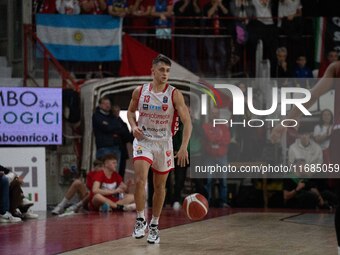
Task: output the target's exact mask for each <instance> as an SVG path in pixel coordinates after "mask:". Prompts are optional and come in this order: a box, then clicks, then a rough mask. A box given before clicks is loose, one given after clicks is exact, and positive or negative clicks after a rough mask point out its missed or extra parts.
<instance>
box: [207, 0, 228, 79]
mask: <svg viewBox="0 0 340 255" xmlns="http://www.w3.org/2000/svg"><path fill="white" fill-rule="evenodd" d="M203 16H204V17H205V18H207V19H205V28H206V29H205V31H206V32H205V34H206V35H207V36H206V38H204V45H205V49H206V52H207V55H208V56H207V58H208V59H207V60H208V61H207V62H208V74H209V75H210V76H214V75H217V76H219V77H221V76H226V75H225V74H226V73H227V61H228V55H229V57H230V52H227V50H228V49H230V47H228V46H227V45H228V43H227V42H231V40H230V39H228V38H225V37H218V36H223V35H231V34H232V32H231V30H232V21H231V20H228V19H226V18H227V17H229V16H230V12H229V6H228V2H227V1H225V0H211V1H210V2H208V3H207V4H206V5H205V6H204V7H203ZM228 53H229V54H228Z"/></svg>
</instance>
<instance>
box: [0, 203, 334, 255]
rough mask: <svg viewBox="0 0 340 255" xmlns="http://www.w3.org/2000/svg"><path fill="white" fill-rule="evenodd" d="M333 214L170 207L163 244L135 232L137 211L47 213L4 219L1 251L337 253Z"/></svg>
mask: <svg viewBox="0 0 340 255" xmlns="http://www.w3.org/2000/svg"><path fill="white" fill-rule="evenodd" d="M148 214H149V216H150V212H148ZM333 218H334V215H333V214H331V213H327V212H315V211H312V212H308V211H305V212H301V211H286V210H262V209H215V208H212V209H210V211H209V214H208V216H207V217H206V218H205V219H204V220H203V221H198V222H190V221H189V220H188V219H186V218H185V216H184V214H183V212H182V211H174V210H172V209H170V208H169V209H165V210H164V211H163V215H162V218H161V224H160V229H161V233H160V234H161V235H160V237H161V242H160V244H158V245H150V244H147V243H146V238H143V239H139V240H136V239H133V238H132V237H130V236H131V231H132V228H133V225H134V219H135V214H134V213H132V212H124V213H109V214H99V213H86V214H76V215H73V216H67V217H50V216H49V215H48V216H47V217H46V215H43V214H41V217H40V218H39V219H38V220H30V221H26V222H23V223H18V224H1V225H0V254H1V255H2V254H6V255H7V254H25V255H26V254H34V255H38V254H72V255H80V254H81V255H90V254H91V255H92V254H100V255H106V254H124V255H125V254H131V255H139V254H150V255H156V254H166V255H168V254H169V255H182V254H183V255H187V254H190V255H191V254H212V255H213V254H214V255H215V254H230V255H234V254H235V255H236V254H237V255H248V254H249V255H253V254H255V255H257V254H259V255H281V254H282V255H288V254H297V255H300V254H301V255H302V254H308V255H314V254H315V255H317V254H318V255H319V254H321V255H336V254H337V253H336V251H337V250H336V247H337V245H336V238H335V231H334V228H333V225H332V221H333Z"/></svg>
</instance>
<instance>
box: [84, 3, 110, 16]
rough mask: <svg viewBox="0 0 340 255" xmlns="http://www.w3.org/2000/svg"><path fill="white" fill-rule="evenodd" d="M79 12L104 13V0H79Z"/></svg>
mask: <svg viewBox="0 0 340 255" xmlns="http://www.w3.org/2000/svg"><path fill="white" fill-rule="evenodd" d="M79 2H80V8H81V13H83V14H105V13H106V11H107V5H106V0H80V1H79Z"/></svg>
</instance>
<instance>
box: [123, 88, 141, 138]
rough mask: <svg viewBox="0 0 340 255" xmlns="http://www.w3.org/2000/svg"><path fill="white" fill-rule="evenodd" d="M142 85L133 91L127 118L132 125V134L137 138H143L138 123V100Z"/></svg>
mask: <svg viewBox="0 0 340 255" xmlns="http://www.w3.org/2000/svg"><path fill="white" fill-rule="evenodd" d="M141 89H142V86H138V87H137V88H135V90H134V91H133V92H132V98H131V101H130V104H129V108H128V112H127V118H128V121H129V124H130V126H131V130H132V134H133V136H134V137H135V138H136V139H137V140H141V139H143V133H142V130H141V129H140V128H139V127H138V125H137V118H136V111H137V110H138V101H139V96H140V92H141Z"/></svg>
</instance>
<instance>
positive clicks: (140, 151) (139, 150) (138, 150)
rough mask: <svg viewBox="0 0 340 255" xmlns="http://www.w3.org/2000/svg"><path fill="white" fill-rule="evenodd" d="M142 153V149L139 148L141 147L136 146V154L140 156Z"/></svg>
mask: <svg viewBox="0 0 340 255" xmlns="http://www.w3.org/2000/svg"><path fill="white" fill-rule="evenodd" d="M142 153H143V151H142V147H141V146H138V147H137V154H138V155H140V154H142Z"/></svg>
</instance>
